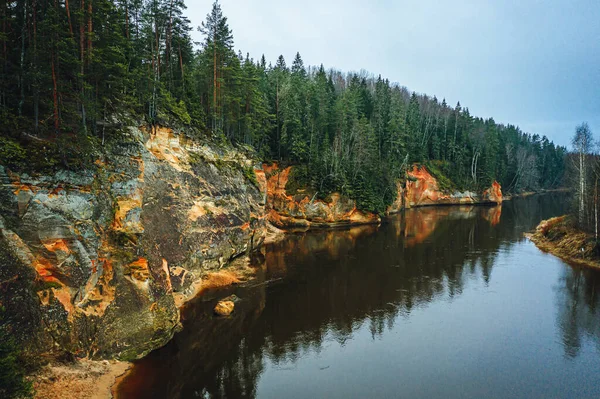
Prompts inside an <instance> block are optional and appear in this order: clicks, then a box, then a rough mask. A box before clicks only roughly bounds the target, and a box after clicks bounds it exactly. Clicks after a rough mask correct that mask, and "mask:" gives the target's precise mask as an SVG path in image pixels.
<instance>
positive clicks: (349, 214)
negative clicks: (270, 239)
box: [256, 164, 381, 230]
mask: <svg viewBox="0 0 600 399" xmlns="http://www.w3.org/2000/svg"><path fill="white" fill-rule="evenodd" d="M291 171H292V167H287V168H284V169H280V168H279V166H278V165H277V164H272V165H267V164H265V165H263V170H262V171H256V173H257V175H258V174H260V173H264V177H263V176H261V177H260V178H259V179H258V180H259V181H263V183H262V184H264V185H265V186H266V191H267V204H266V211H267V216H268V221H269V222H270V223H271V224H273V225H274V226H275V227H277V228H280V229H285V230H290V229H292V230H293V229H297V230H308V229H310V228H319V227H329V228H331V227H343V226H355V225H362V224H377V223H380V222H381V218H380V217H379V216H378V215H375V214H372V213H368V212H363V211H361V210H359V209H357V207H356V202H355V201H353V200H351V199H349V198H346V197H344V196H342V195H340V194H338V193H333V194H331V195H330V196H329V197H328V200H327V201H323V200H321V199H316V198H315V196H314V195H312V196H311V195H309V194H308V193H305V192H303V191H300V190H299V191H298V193H296V194H294V195H291V194H289V193H288V192H287V190H286V186H287V184H288V180H289V177H290V173H291Z"/></svg>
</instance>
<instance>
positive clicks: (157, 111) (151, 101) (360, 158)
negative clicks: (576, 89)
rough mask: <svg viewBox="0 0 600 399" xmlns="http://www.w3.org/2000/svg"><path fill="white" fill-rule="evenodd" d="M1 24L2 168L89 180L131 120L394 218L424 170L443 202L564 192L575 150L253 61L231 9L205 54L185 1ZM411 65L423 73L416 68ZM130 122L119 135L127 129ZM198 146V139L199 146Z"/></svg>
mask: <svg viewBox="0 0 600 399" xmlns="http://www.w3.org/2000/svg"><path fill="white" fill-rule="evenodd" d="M1 7H2V9H1V10H0V19H1V21H0V25H1V28H2V32H1V34H0V42H1V43H0V52H1V57H2V66H1V68H2V77H1V80H0V118H2V124H1V126H0V131H1V132H2V136H3V137H0V157H1V158H0V163H2V164H4V165H7V166H9V167H19V165H26V164H30V161H29V160H31V159H34V160H43V161H44V162H45V163H46V164H49V165H50V166H53V167H70V168H75V167H81V166H82V163H83V162H85V160H86V156H89V157H90V158H91V157H92V155H93V154H95V153H97V152H100V151H102V148H103V147H102V146H103V144H104V143H105V141H106V140H119V139H120V138H121V137H122V136H123V135H124V133H123V130H122V129H120V128H119V126H120V124H123V123H125V122H124V121H126V120H127V118H130V120H131V121H135V122H140V123H147V124H165V125H169V126H180V127H185V128H186V131H187V132H188V134H197V135H202V136H204V137H214V136H217V137H219V136H220V137H224V138H227V139H228V140H229V141H231V142H232V143H233V144H236V145H239V144H245V145H249V146H252V147H253V148H254V149H255V150H256V152H257V154H258V155H259V156H260V157H261V158H262V159H264V160H267V161H268V160H278V161H280V162H283V163H286V164H295V165H298V167H297V168H296V173H295V175H294V178H295V179H296V180H297V183H298V184H303V185H306V186H307V187H308V188H310V189H311V190H312V191H313V192H315V194H316V195H317V196H320V197H324V196H326V195H327V194H328V193H331V192H333V191H339V192H342V193H344V194H346V195H348V196H350V197H352V198H354V199H356V200H357V201H358V204H359V206H360V207H361V208H362V209H365V210H370V211H375V212H383V211H384V210H385V208H386V206H387V205H388V204H390V203H391V202H392V201H393V199H394V196H395V195H396V190H395V185H396V181H397V180H398V179H404V178H405V176H406V174H405V173H406V169H407V168H408V167H409V165H412V164H414V163H420V164H425V165H427V166H428V168H429V169H430V171H431V172H432V173H433V174H434V175H436V176H438V177H439V178H440V181H441V182H443V185H444V188H447V189H461V190H462V189H469V190H474V191H480V190H482V189H483V188H485V187H488V186H489V185H490V184H491V182H492V181H493V180H498V181H499V182H500V183H501V184H502V186H503V189H504V191H509V192H519V191H526V190H538V189H541V188H553V187H556V186H558V185H560V184H561V178H562V175H563V170H564V158H565V153H566V149H565V148H563V147H558V146H555V145H554V144H553V143H552V142H550V141H549V140H548V139H547V138H546V137H541V136H539V135H536V134H534V135H530V134H526V133H524V132H522V131H521V130H520V129H519V128H518V127H516V126H513V125H503V124H498V123H496V122H495V121H494V120H493V119H491V118H489V119H483V118H478V117H474V116H472V115H471V114H470V112H469V109H468V108H465V107H462V106H461V105H460V103H459V104H457V105H456V106H454V107H452V106H450V105H448V104H446V101H445V100H442V101H439V100H438V99H437V98H436V97H430V96H427V95H422V94H417V93H415V92H410V91H409V90H408V89H407V88H406V87H403V86H400V85H398V84H395V83H390V81H389V80H387V79H384V78H382V77H380V76H378V77H374V76H372V75H369V74H366V73H347V74H345V73H342V72H340V71H337V70H326V69H325V68H324V67H323V66H322V65H321V66H320V67H306V66H305V65H304V63H303V61H302V58H301V56H300V54H297V55H296V57H295V58H294V60H292V62H291V64H290V65H288V63H286V61H285V59H284V57H283V56H280V57H279V58H278V59H277V60H276V62H275V64H274V65H273V64H271V63H267V61H266V60H265V57H264V56H263V57H261V58H260V60H254V59H252V58H251V57H250V56H249V55H248V54H246V55H243V54H242V53H241V52H237V53H236V51H235V49H234V43H233V34H232V32H231V30H230V28H229V26H228V24H227V18H226V17H225V16H224V15H223V13H222V11H221V7H220V5H219V4H218V2H215V3H214V4H213V7H212V10H211V12H210V13H209V14H208V15H207V18H206V20H205V21H204V22H203V23H202V26H201V27H200V28H199V29H200V30H201V31H202V32H203V34H204V41H203V43H202V44H201V46H200V47H199V48H196V46H195V44H194V43H193V41H192V38H191V35H190V32H191V30H192V26H191V23H190V21H189V20H188V19H187V18H186V16H185V8H186V7H185V4H184V2H183V0H118V1H117V0H114V1H111V0H80V1H69V0H64V1H57V0H52V1H51V0H19V1H6V2H3V5H2V6H1ZM407 62H410V60H407ZM119 123H120V124H119ZM192 132H194V133H192Z"/></svg>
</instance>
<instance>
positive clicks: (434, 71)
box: [187, 0, 600, 145]
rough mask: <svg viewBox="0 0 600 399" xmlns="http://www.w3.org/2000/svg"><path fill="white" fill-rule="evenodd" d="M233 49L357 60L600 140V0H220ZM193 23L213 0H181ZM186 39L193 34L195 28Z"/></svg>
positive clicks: (549, 127)
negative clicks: (583, 127)
mask: <svg viewBox="0 0 600 399" xmlns="http://www.w3.org/2000/svg"><path fill="white" fill-rule="evenodd" d="M220 3H221V7H222V9H223V13H224V14H225V16H227V18H228V21H229V26H230V28H231V29H232V30H233V35H234V41H235V48H236V50H241V51H242V52H243V53H244V54H246V52H249V53H250V56H251V57H253V58H255V59H258V58H260V56H261V55H262V54H264V55H265V57H266V58H267V62H269V61H271V62H273V63H275V60H276V58H277V56H279V54H283V56H284V57H285V59H286V61H287V63H288V65H291V62H292V60H293V57H294V55H295V54H296V52H297V51H299V52H300V54H301V55H302V59H303V60H304V64H305V65H319V64H321V63H322V64H323V65H324V66H325V67H326V68H336V69H340V70H343V71H359V70H361V69H365V70H367V71H369V72H372V73H373V74H375V75H378V74H381V75H382V76H383V77H387V78H388V79H390V81H392V82H398V83H400V84H401V85H403V86H406V87H408V88H409V89H410V90H414V91H417V92H420V93H426V94H429V95H432V96H433V95H436V96H437V97H438V98H439V99H440V100H441V99H442V98H444V97H445V98H446V100H447V102H448V103H449V104H451V105H452V106H454V105H455V104H456V102H457V101H460V102H461V105H463V106H466V107H469V110H470V111H471V114H472V115H476V116H481V117H493V118H494V119H495V120H496V122H502V123H512V124H515V125H518V126H520V127H521V129H523V130H524V131H526V132H529V133H538V134H544V135H547V136H548V137H549V138H550V139H551V140H553V141H554V142H556V143H557V144H561V145H568V144H569V141H570V137H571V135H572V134H573V132H574V130H575V126H576V125H577V124H578V123H580V122H582V121H587V122H588V123H589V124H590V126H591V128H592V131H593V132H594V134H595V136H596V137H597V138H600V0H520V1H513V0H497V1H496V0H489V1H484V0H452V1H445V0H401V1H393V0H386V1H384V0H370V1H368V0H363V1H357V0H345V1H341V0H302V1H293V2H292V1H285V0H221V1H220ZM187 5H188V13H187V14H188V16H189V17H190V19H191V21H192V24H193V25H194V26H195V27H196V26H198V25H200V23H201V22H202V21H203V20H204V19H205V17H206V14H207V13H208V12H209V11H210V8H211V6H212V0H187ZM193 35H194V39H195V40H197V41H202V35H201V34H200V33H199V32H194V34H193Z"/></svg>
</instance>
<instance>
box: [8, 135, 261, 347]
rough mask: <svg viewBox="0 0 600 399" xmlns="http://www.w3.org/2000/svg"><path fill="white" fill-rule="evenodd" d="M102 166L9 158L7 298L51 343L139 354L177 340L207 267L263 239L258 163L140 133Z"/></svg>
mask: <svg viewBox="0 0 600 399" xmlns="http://www.w3.org/2000/svg"><path fill="white" fill-rule="evenodd" d="M104 154H105V155H103V156H100V157H99V158H98V160H97V161H96V165H95V166H94V167H93V168H89V169H86V170H80V171H77V172H67V171H59V172H57V173H55V174H53V175H51V176H44V175H40V176H30V175H27V174H24V173H21V174H18V173H14V172H12V171H10V170H8V169H6V168H4V167H2V166H0V181H1V186H0V284H2V285H1V287H0V288H1V289H0V303H1V304H2V306H3V307H4V308H6V310H7V313H8V314H11V315H15V316H14V320H13V322H14V324H16V325H17V329H18V330H19V331H20V332H21V333H23V334H28V335H29V336H31V337H32V338H34V339H33V343H34V345H38V346H39V347H40V348H43V349H46V350H47V349H49V348H57V349H61V350H67V351H69V352H71V353H75V354H80V355H85V356H92V357H113V356H116V357H120V358H124V359H131V358H137V357H139V356H141V355H143V354H144V353H146V352H148V351H150V350H152V349H154V348H156V347H158V346H160V345H162V344H163V343H165V342H166V341H167V340H169V339H170V338H171V336H172V334H173V332H174V331H175V330H176V329H177V328H178V326H179V310H178V305H180V304H181V303H183V302H184V301H185V300H187V299H189V298H190V297H192V296H193V295H194V294H195V293H196V292H197V290H198V288H199V287H201V284H202V274H203V273H204V272H205V271H206V270H210V269H215V268H219V267H221V266H223V265H224V264H226V263H227V262H229V261H230V260H231V259H233V258H234V257H236V256H238V255H240V254H243V253H245V252H247V251H249V250H251V249H252V248H254V247H257V246H258V245H260V242H261V241H262V240H263V237H264V231H265V218H264V217H263V215H264V212H263V205H264V198H265V196H264V193H261V192H260V190H259V188H258V187H257V182H256V181H253V180H254V179H253V174H252V167H253V165H252V160H251V159H249V158H248V157H246V156H245V155H243V154H242V153H240V152H238V151H234V150H233V149H231V148H218V147H216V146H214V145H212V144H200V143H199V142H197V141H190V140H188V139H186V138H185V137H184V136H183V135H179V134H176V133H174V132H173V131H171V130H170V129H164V128H157V129H153V130H151V131H146V130H144V129H138V128H131V129H129V134H128V139H127V140H126V141H121V142H114V143H108V144H107V148H106V149H105V151H104Z"/></svg>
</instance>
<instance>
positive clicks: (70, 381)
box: [31, 359, 132, 399]
mask: <svg viewBox="0 0 600 399" xmlns="http://www.w3.org/2000/svg"><path fill="white" fill-rule="evenodd" d="M131 365H132V364H131V363H129V362H121V361H115V360H113V361H108V360H103V361H95V360H88V359H82V360H77V361H75V362H74V363H68V364H65V363H52V364H49V365H46V366H44V367H42V368H41V369H40V370H39V371H38V372H36V373H35V374H34V375H33V376H31V378H32V379H33V386H34V389H35V396H34V398H35V399H62V398H69V399H106V398H112V397H113V386H116V383H117V382H118V380H119V378H120V377H122V376H123V375H125V374H126V373H127V371H128V370H129V369H130V368H131Z"/></svg>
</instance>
